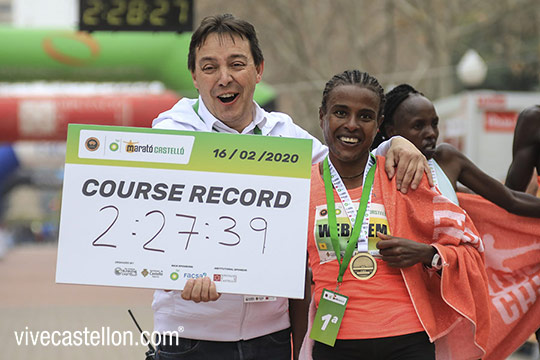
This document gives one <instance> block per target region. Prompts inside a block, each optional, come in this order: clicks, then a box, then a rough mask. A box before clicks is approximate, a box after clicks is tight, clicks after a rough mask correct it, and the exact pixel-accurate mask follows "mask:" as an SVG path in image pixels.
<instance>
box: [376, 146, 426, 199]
mask: <svg viewBox="0 0 540 360" xmlns="http://www.w3.org/2000/svg"><path fill="white" fill-rule="evenodd" d="M396 167H397V170H396V169H395V168H396ZM385 168H386V174H387V175H388V178H389V179H392V178H393V177H394V175H396V184H397V189H398V190H399V191H401V192H402V193H404V194H406V193H407V190H408V189H409V185H410V186H411V189H413V190H414V189H416V188H417V187H418V185H420V181H421V180H422V176H423V175H424V173H426V174H427V176H428V181H429V185H430V186H433V179H432V177H431V171H430V170H429V165H428V162H427V160H426V158H425V156H424V155H423V154H422V152H420V150H418V149H417V148H416V146H414V145H413V144H412V143H411V142H410V141H409V140H407V139H405V138H403V137H393V138H392V143H391V144H390V149H389V150H388V152H387V153H386V165H385Z"/></svg>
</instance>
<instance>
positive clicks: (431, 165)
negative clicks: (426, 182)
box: [428, 159, 439, 188]
mask: <svg viewBox="0 0 540 360" xmlns="http://www.w3.org/2000/svg"><path fill="white" fill-rule="evenodd" d="M428 165H429V170H430V171H431V177H432V178H433V185H435V187H436V188H438V187H439V180H437V172H436V170H435V160H433V159H429V160H428Z"/></svg>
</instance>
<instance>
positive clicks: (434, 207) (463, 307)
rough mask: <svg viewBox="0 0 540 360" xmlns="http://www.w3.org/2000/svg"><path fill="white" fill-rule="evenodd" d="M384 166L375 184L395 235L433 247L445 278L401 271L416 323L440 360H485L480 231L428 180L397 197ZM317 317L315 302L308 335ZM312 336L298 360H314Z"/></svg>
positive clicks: (379, 167) (487, 322) (415, 268)
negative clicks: (422, 328) (380, 192)
mask: <svg viewBox="0 0 540 360" xmlns="http://www.w3.org/2000/svg"><path fill="white" fill-rule="evenodd" d="M384 162H385V159H384V158H382V157H377V172H376V174H375V181H378V182H380V184H381V187H382V196H383V203H384V207H385V210H386V215H387V218H388V223H389V226H390V231H391V234H393V235H394V236H398V237H403V238H408V239H411V240H416V241H419V242H424V243H428V244H433V245H434V246H435V247H436V248H437V249H438V251H439V254H440V255H441V257H442V258H443V269H442V275H441V276H439V275H438V274H437V273H435V272H432V271H428V270H426V269H424V266H423V265H422V264H416V265H414V266H411V267H409V268H406V269H402V271H401V272H402V275H403V278H404V281H405V283H406V286H407V289H408V291H409V294H410V296H411V299H412V301H413V304H414V307H415V310H416V312H417V314H418V317H419V319H420V321H421V323H422V325H423V327H424V329H425V330H426V332H427V333H428V335H429V338H430V340H431V341H432V342H435V351H436V357H437V360H446V359H449V360H450V359H454V360H455V359H460V360H466V359H479V358H482V357H483V356H484V354H485V349H486V346H487V342H488V336H489V328H490V316H489V298H488V284H487V275H486V272H485V264H484V254H483V251H484V250H483V244H482V241H481V239H480V237H479V235H478V233H477V231H476V228H475V227H474V224H473V223H472V221H471V219H470V218H469V217H468V216H467V214H466V213H465V212H464V211H463V209H461V208H460V207H458V206H456V205H454V204H453V203H452V202H450V200H448V199H447V198H445V197H443V196H442V195H440V193H439V192H438V191H435V190H431V189H430V188H429V185H428V183H427V178H426V177H424V179H423V180H422V183H421V185H420V187H419V188H418V189H417V190H414V191H411V192H409V194H407V195H403V194H402V193H401V192H398V191H396V190H395V189H396V182H395V177H394V179H393V180H392V181H389V180H388V177H387V176H386V172H385V171H384ZM433 239H434V240H433ZM314 316H315V305H314V301H312V304H311V306H310V314H309V320H310V324H309V328H308V334H309V329H310V328H311V324H312V321H313V317H314ZM308 334H306V337H305V339H304V343H303V346H302V350H301V355H300V359H311V348H312V346H313V340H311V339H309V336H308Z"/></svg>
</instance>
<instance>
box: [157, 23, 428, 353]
mask: <svg viewBox="0 0 540 360" xmlns="http://www.w3.org/2000/svg"><path fill="white" fill-rule="evenodd" d="M188 68H189V70H190V71H191V75H192V78H193V84H194V85H195V87H196V88H197V90H198V91H199V97H198V99H187V98H183V99H181V100H180V101H179V102H178V103H177V104H176V105H175V106H174V107H173V108H172V109H170V110H169V111H166V112H164V113H161V114H160V115H159V116H158V117H157V118H156V119H154V121H153V127H154V128H160V129H175V130H191V131H208V132H211V131H215V132H226V133H235V134H238V133H239V134H258V135H263V136H283V137H294V138H305V139H312V140H313V153H312V161H313V162H314V163H317V162H320V161H322V160H323V159H324V157H325V156H326V154H327V149H326V147H325V146H323V145H322V144H321V143H320V141H319V140H317V139H315V138H314V137H312V136H311V135H310V134H309V133H308V132H307V131H305V130H303V129H302V128H300V127H299V126H297V125H295V124H294V123H293V121H292V119H291V118H290V117H289V116H288V115H286V114H283V113H278V112H267V111H265V110H264V109H262V108H261V107H260V106H259V105H258V104H257V103H256V102H255V101H254V100H253V93H254V91H255V86H256V84H257V83H259V82H260V81H261V78H262V74H263V69H264V58H263V54H262V51H261V49H260V48H259V43H258V40H257V36H256V32H255V29H254V27H253V25H251V24H250V23H248V22H246V21H244V20H240V19H236V18H234V17H233V16H232V15H230V14H224V15H217V16H210V17H206V18H204V19H203V20H202V22H201V24H200V26H199V27H198V28H197V29H196V30H195V32H194V33H193V35H192V38H191V43H190V46H189V54H188ZM349 140H351V139H349ZM351 141H356V140H355V139H352V140H351ZM389 146H390V149H388V147H389ZM386 149H388V153H387V164H389V166H388V167H387V168H386V170H387V172H388V174H389V177H392V176H393V175H394V174H396V176H397V179H398V182H400V184H401V188H402V191H404V192H406V189H407V188H408V186H409V184H411V187H412V188H413V189H414V188H416V186H418V184H419V183H420V180H421V178H422V174H423V172H424V171H425V170H427V169H428V167H427V163H425V158H424V157H423V156H422V155H421V154H420V152H419V151H417V150H416V149H415V147H414V145H412V144H410V143H409V142H407V141H406V140H404V139H399V140H397V141H396V140H393V141H392V142H391V145H390V143H389V142H387V144H386V147H383V148H382V149H379V154H383V155H384V152H385V150H386ZM398 162H399V164H398ZM396 166H397V167H396ZM291 241H294V239H291ZM267 300H268V299H264V300H263V301H258V300H257V299H255V300H253V297H251V298H250V297H244V296H242V295H232V294H223V295H221V294H218V293H217V291H216V286H215V283H214V282H212V281H211V280H210V279H209V278H198V279H190V280H188V281H187V283H186V285H185V287H184V290H182V292H178V291H163V290H157V291H156V292H155V295H154V302H153V304H152V307H153V309H154V328H155V331H157V332H159V333H162V334H163V333H165V332H168V331H173V332H177V331H178V329H179V328H182V331H183V332H182V333H181V336H182V337H171V336H166V335H163V336H161V341H162V343H161V344H160V345H158V347H157V349H158V351H157V354H156V359H157V360H166V359H167V360H168V359H284V360H290V359H291V342H290V339H291V327H292V333H293V343H294V355H295V358H296V356H297V351H298V350H299V348H300V345H301V341H302V338H303V335H304V333H305V328H306V325H307V305H309V304H306V303H305V302H302V301H300V300H290V301H288V300H287V299H284V298H272V299H271V300H272V301H267ZM296 316H299V317H300V320H297V319H296Z"/></svg>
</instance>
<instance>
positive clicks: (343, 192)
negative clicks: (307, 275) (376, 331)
mask: <svg viewBox="0 0 540 360" xmlns="http://www.w3.org/2000/svg"><path fill="white" fill-rule="evenodd" d="M330 166H332V169H333V174H330ZM376 168H377V162H376V160H375V156H374V155H373V154H371V153H370V158H369V159H368V162H367V164H366V168H365V170H364V179H363V184H362V197H361V198H360V205H359V207H358V212H356V214H355V215H356V216H354V215H353V214H354V208H353V207H352V201H351V199H350V196H349V192H348V191H347V189H346V188H345V185H344V184H343V181H342V180H341V177H340V176H339V174H338V172H337V171H336V169H335V168H334V166H333V165H331V162H330V159H329V158H328V156H327V157H326V158H325V159H324V161H323V180H324V191H325V194H326V206H327V210H328V226H329V227H330V239H331V241H332V247H333V250H334V252H335V254H336V258H337V261H338V264H339V274H338V278H337V281H338V284H341V282H342V281H343V274H345V271H346V269H347V267H348V266H349V262H350V261H351V257H352V254H353V252H354V248H355V245H356V243H358V247H359V250H360V242H361V241H360V240H359V236H360V230H361V228H364V227H365V229H366V231H365V235H366V236H365V239H362V243H364V242H365V244H363V245H362V249H363V250H362V251H367V249H368V242H367V228H368V226H369V212H367V211H366V210H367V207H368V203H369V202H370V198H371V192H372V189H373V181H374V179H375V169H376ZM366 170H368V173H367V175H366V173H365V172H366ZM334 179H336V180H338V181H337V182H336V183H335V182H334V181H335V180H334ZM331 184H333V185H334V187H336V191H337V193H338V195H339V197H340V200H341V203H342V204H343V205H344V208H346V209H347V208H348V207H352V212H350V214H349V210H350V209H349V210H346V212H347V216H349V219H351V225H352V227H353V230H352V233H351V236H350V238H349V240H348V241H347V248H346V249H345V255H344V257H343V261H342V260H341V247H340V245H339V238H338V233H337V217H336V205H335V202H334V192H333V190H332V185H331ZM336 185H337V186H336ZM366 213H367V221H366ZM360 214H362V215H360ZM351 216H354V221H353V219H352V217H351ZM360 216H361V217H362V222H361V223H360V222H359V221H358V220H359V218H360ZM356 224H361V226H355V225H356ZM364 225H365V226H364ZM364 249H365V250H364Z"/></svg>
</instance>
